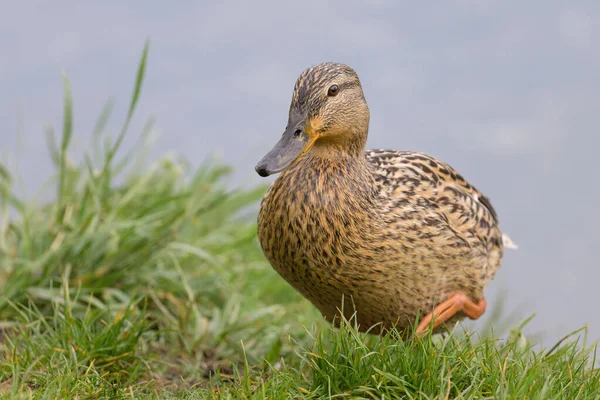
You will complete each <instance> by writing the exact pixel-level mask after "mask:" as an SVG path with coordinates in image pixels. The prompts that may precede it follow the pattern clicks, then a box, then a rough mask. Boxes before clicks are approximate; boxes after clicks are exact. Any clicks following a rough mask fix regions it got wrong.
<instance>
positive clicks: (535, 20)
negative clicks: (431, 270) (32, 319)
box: [0, 0, 600, 338]
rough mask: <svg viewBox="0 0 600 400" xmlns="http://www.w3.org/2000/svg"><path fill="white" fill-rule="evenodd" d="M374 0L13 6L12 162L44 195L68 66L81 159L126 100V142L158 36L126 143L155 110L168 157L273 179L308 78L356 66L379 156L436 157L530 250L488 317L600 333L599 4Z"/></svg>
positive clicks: (2, 152) (1, 30) (8, 30)
mask: <svg viewBox="0 0 600 400" xmlns="http://www.w3.org/2000/svg"><path fill="white" fill-rule="evenodd" d="M363 3H366V2H359V1H339V2H325V1H318V0H303V1H299V2H294V3H289V2H282V1H275V0H273V1H268V2H264V1H262V2H261V1H252V2H241V1H240V2H234V1H219V2H210V1H202V2H200V1H179V2H177V3H175V2H170V3H169V2H150V1H128V2H123V1H103V2H96V4H91V2H90V4H84V3H83V2H66V1H57V0H54V1H51V2H50V1H48V2H42V1H28V2H23V1H22V2H7V3H6V4H4V6H3V7H2V13H1V14H0V49H1V54H2V56H1V57H0V77H1V78H0V140H1V142H0V143H1V145H0V157H1V158H0V159H2V160H3V161H5V160H6V159H9V160H10V161H11V163H12V164H13V165H14V161H15V160H16V161H17V162H18V168H19V172H20V174H21V176H22V177H23V180H24V181H25V186H26V188H27V189H29V191H30V193H33V191H32V190H31V189H33V188H37V187H39V185H41V184H42V183H43V182H44V179H45V178H46V177H47V176H48V169H49V167H50V162H49V158H48V157H47V153H46V145H45V142H44V131H43V128H44V126H45V125H47V124H53V125H54V126H55V127H56V128H57V129H58V130H60V127H61V125H60V123H61V117H62V114H61V107H62V103H61V101H62V87H61V85H62V83H61V76H60V73H61V70H63V69H64V70H65V71H66V72H67V74H68V75H69V77H70V80H71V83H72V89H73V96H74V99H75V105H74V114H75V131H76V134H75V150H74V151H75V152H76V149H84V148H85V145H86V143H87V141H88V139H89V137H90V132H91V130H92V127H93V124H94V122H95V119H96V118H97V116H98V114H99V112H100V110H101V108H102V105H103V104H104V102H105V101H106V100H107V99H108V98H109V97H112V96H114V97H116V99H117V101H118V103H117V112H116V114H115V115H114V118H113V120H112V124H111V125H110V127H111V129H112V130H113V131H117V130H118V128H119V127H120V125H119V123H120V122H121V121H122V120H123V115H124V113H125V111H126V108H127V104H128V101H129V95H130V92H131V89H132V86H133V78H134V75H135V69H136V67H137V62H138V59H139V56H140V52H141V50H142V47H143V44H144V40H145V39H146V38H147V37H150V38H151V50H150V57H149V65H148V71H147V76H146V81H145V85H144V89H143V93H142V99H141V103H140V107H139V109H138V110H137V111H138V113H137V114H136V120H135V123H134V124H133V130H132V132H131V133H132V134H131V136H130V137H129V138H128V140H127V141H126V143H125V144H126V146H127V145H130V144H131V143H132V142H133V141H134V140H135V139H136V138H137V136H138V132H139V130H140V128H141V126H142V125H143V124H144V122H145V121H146V120H147V118H148V117H150V116H152V115H154V116H155V117H156V129H157V133H158V134H159V135H160V136H159V138H158V143H157V150H156V151H155V152H154V154H155V155H160V154H162V153H164V152H165V151H167V150H173V151H176V152H180V153H182V154H184V155H185V156H186V157H187V158H189V159H190V160H191V161H192V162H193V163H194V164H195V165H197V164H199V163H200V162H201V161H203V160H204V159H206V157H208V156H210V155H213V154H218V155H220V157H221V158H222V159H223V160H224V161H225V162H227V163H230V164H232V165H233V166H235V167H236V174H235V182H237V183H239V184H242V183H244V184H246V185H252V184H255V183H258V182H264V181H261V180H260V178H259V177H258V176H257V175H256V174H255V172H254V170H253V167H254V164H255V162H256V161H257V160H258V159H260V158H261V157H262V156H263V154H264V153H265V152H266V151H267V150H268V149H270V147H271V146H272V145H273V144H274V143H275V141H276V140H277V139H278V137H279V136H280V135H281V133H282V132H283V129H284V128H285V124H286V122H287V110H288V107H289V102H290V99H291V94H292V88H293V85H294V81H295V79H296V78H297V76H298V74H299V73H300V72H301V71H302V70H303V69H305V68H306V67H308V66H310V65H312V64H315V63H319V62H323V61H338V62H343V63H346V64H349V65H350V66H352V67H353V68H354V69H355V70H356V71H357V72H358V74H359V76H360V78H361V81H362V84H363V89H364V91H365V95H366V98H367V101H368V103H369V106H370V109H371V130H370V135H369V143H368V145H369V147H376V148H381V147H383V148H394V149H406V150H417V151H423V152H427V153H430V154H432V155H434V156H436V157H438V158H440V159H442V160H443V161H446V162H448V163H450V164H451V165H452V166H454V167H455V168H456V169H458V170H459V171H460V172H461V173H462V174H463V175H464V176H466V177H467V179H469V181H470V182H471V183H473V184H474V185H475V186H477V187H478V188H479V189H480V190H481V191H483V192H484V193H485V194H486V195H488V196H489V197H490V198H491V199H492V201H493V204H494V206H495V207H496V209H497V211H498V213H499V215H500V219H501V226H502V228H503V230H504V231H505V232H507V233H509V234H510V235H511V237H512V238H513V239H514V240H515V241H516V242H517V243H518V244H519V246H520V248H519V250H517V251H516V252H515V251H507V252H506V256H505V259H504V263H503V267H502V268H501V270H500V272H499V273H498V275H497V278H496V280H495V281H494V282H493V283H492V285H491V286H490V288H489V290H488V299H489V303H490V304H491V305H490V306H491V307H493V301H494V299H495V298H497V297H498V294H499V293H500V292H504V293H505V295H506V297H507V310H508V311H511V310H515V309H516V310H517V311H518V313H519V315H521V316H528V315H530V314H531V313H534V312H535V313H537V317H536V318H535V319H534V322H533V323H532V324H531V325H530V327H531V329H530V331H535V332H537V331H544V332H546V336H547V337H548V338H555V337H557V336H558V335H561V334H565V333H567V332H570V331H571V330H574V329H576V328H578V327H580V326H582V325H583V324H585V323H589V324H590V326H591V333H592V335H593V336H595V337H600V313H599V312H598V307H597V305H598V300H597V295H594V292H595V291H596V290H597V289H598V287H599V286H600V263H599V261H598V259H597V256H596V250H597V247H596V246H598V245H599V244H600V243H599V239H600V233H599V229H600V213H599V212H598V197H599V195H600V189H599V185H598V173H599V172H600V168H599V167H598V162H596V161H594V158H595V154H596V152H597V147H598V146H599V144H600V139H599V136H598V125H599V124H600V121H599V118H600V72H599V71H600V51H598V49H599V48H600V47H599V46H600V2H597V1H593V0H590V1H574V2H562V1H549V0H546V1H528V2H522V1H516V0H512V1H500V0H498V1H491V0H488V1H486V0H480V1H476V0H462V1H459V0H456V1H447V2H444V3H441V2H436V5H433V4H431V5H427V4H424V3H415V2H400V1H394V0H389V1H386V0H378V1H372V2H371V5H370V6H365V5H363ZM175 4H176V5H175ZM441 4H443V5H444V6H441ZM18 131H20V132H22V134H21V135H20V136H19V139H17V132H18Z"/></svg>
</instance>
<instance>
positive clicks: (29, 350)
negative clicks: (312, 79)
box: [0, 51, 600, 399]
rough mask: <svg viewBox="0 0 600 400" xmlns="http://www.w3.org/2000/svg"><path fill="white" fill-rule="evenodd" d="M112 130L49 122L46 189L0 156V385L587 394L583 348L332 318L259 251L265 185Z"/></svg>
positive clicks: (245, 394)
mask: <svg viewBox="0 0 600 400" xmlns="http://www.w3.org/2000/svg"><path fill="white" fill-rule="evenodd" d="M146 54H147V53H146V51H145V52H144V55H143V57H142V61H141V63H140V66H139V69H138V74H137V78H136V84H135V87H134V91H133V96H132V99H131V106H130V109H129V111H130V112H129V114H128V116H127V119H126V121H125V122H124V125H123V129H122V131H121V133H120V134H119V136H117V137H116V138H114V139H113V140H112V141H110V140H109V137H108V136H106V135H105V127H106V123H107V120H108V118H109V116H110V105H109V106H107V108H106V109H105V110H104V111H103V112H102V114H101V117H100V118H99V120H98V123H97V126H96V128H95V132H94V138H95V140H94V142H95V143H99V145H96V146H93V148H92V149H91V151H90V152H89V154H86V155H85V157H83V161H82V162H81V163H80V164H75V163H73V162H72V161H71V160H69V158H68V157H67V152H68V149H69V145H70V142H71V137H72V135H73V130H72V100H71V95H70V88H69V83H68V81H67V80H66V78H65V86H64V87H65V100H64V123H63V130H62V134H61V135H60V137H58V138H52V137H49V148H50V157H51V159H52V160H53V162H54V165H55V167H56V175H55V177H54V183H55V185H54V186H55V188H56V190H55V193H54V196H53V199H54V200H53V201H52V202H50V203H47V204H36V203H33V202H32V201H31V199H29V200H27V201H26V200H23V199H19V198H17V196H16V195H15V194H14V190H13V187H12V177H11V175H10V171H8V170H7V169H6V168H1V169H0V175H1V178H0V200H1V207H2V214H1V216H0V394H1V395H2V396H3V397H4V398H15V399H16V398H40V399H41V398H79V399H99V398H116V399H118V398H212V397H214V398H287V397H297V398H327V397H329V396H332V395H341V396H344V395H345V396H347V397H351V398H383V397H385V398H432V399H433V398H440V399H441V398H528V399H531V398H540V399H550V398H598V396H599V395H598V393H600V372H599V371H598V370H593V369H592V368H591V367H590V366H591V365H594V363H595V349H593V348H586V347H585V346H584V345H583V344H582V343H580V342H577V341H575V340H571V339H568V340H565V341H564V342H561V343H558V344H557V346H555V347H554V348H551V349H540V348H537V349H533V348H532V347H531V345H530V344H529V342H528V341H527V340H526V338H525V337H523V336H522V335H521V334H520V331H519V329H518V328H517V329H515V330H514V331H513V332H512V334H511V335H510V336H509V337H508V338H507V339H504V340H496V339H494V338H490V337H481V338H480V337H477V336H468V335H465V334H460V333H459V334H453V335H447V336H438V337H429V336H428V337H424V338H423V339H418V340H413V341H409V342H399V341H397V340H395V339H393V338H391V337H372V336H365V335H362V334H359V333H357V332H356V330H355V329H354V328H353V326H352V323H351V322H348V323H347V324H346V325H345V326H343V327H342V328H341V329H339V330H336V329H332V328H331V327H330V326H328V325H327V324H326V323H323V322H322V321H321V318H320V316H319V314H318V312H317V311H315V310H314V308H313V307H311V306H310V304H309V303H308V302H307V301H305V300H304V299H302V298H301V297H300V296H299V295H298V294H297V293H296V292H294V291H293V290H292V289H291V288H290V287H289V286H288V285H287V284H286V283H285V282H284V281H283V280H282V279H281V278H279V276H278V275H277V274H276V273H275V272H274V271H273V270H272V269H271V268H270V266H269V265H268V263H267V262H266V261H265V259H264V257H263V256H262V253H261V251H260V248H259V246H258V243H257V241H256V235H255V230H256V227H255V215H253V214H252V213H251V212H248V211H247V209H248V207H249V206H252V205H255V204H256V202H257V201H259V199H260V197H261V196H262V194H263V193H264V190H265V188H264V187H260V188H256V189H254V190H233V191H232V190H229V189H226V185H225V180H226V177H227V174H228V172H229V170H228V168H227V167H225V166H221V165H215V164H212V163H207V164H205V165H204V166H203V167H201V168H199V169H198V170H196V171H194V170H191V169H190V168H189V165H188V164H187V163H186V162H185V160H180V159H175V158H163V159H160V160H158V161H156V162H155V163H153V164H151V165H150V166H149V167H148V166H146V164H145V163H144V162H143V161H144V157H143V155H144V154H145V142H144V137H145V135H144V133H142V134H141V135H139V136H140V141H139V144H138V146H137V147H135V148H133V149H131V151H130V152H129V153H128V154H125V155H123V156H121V157H118V156H117V154H119V153H118V150H119V147H120V144H121V141H122V138H123V136H124V135H125V133H126V132H127V130H128V125H129V121H130V120H131V118H132V117H133V114H134V111H135V108H136V104H137V102H138V100H139V96H140V92H141V86H142V82H143V76H144V68H145V62H146Z"/></svg>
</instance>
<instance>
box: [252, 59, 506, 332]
mask: <svg viewBox="0 0 600 400" xmlns="http://www.w3.org/2000/svg"><path fill="white" fill-rule="evenodd" d="M331 84H335V85H338V87H339V88H340V90H339V94H337V95H336V96H334V97H328V95H327V87H329V85H331ZM292 113H295V114H294V115H295V116H298V115H306V118H307V119H308V121H309V122H310V123H311V124H312V123H313V122H314V121H317V122H315V126H317V127H318V128H316V129H315V131H316V134H317V135H319V136H318V140H316V141H315V142H314V145H313V147H311V148H310V150H308V151H305V152H304V153H303V155H302V156H301V157H300V158H299V159H298V160H297V161H295V162H294V163H292V164H291V165H289V166H288V168H287V169H285V170H284V171H283V172H282V173H281V174H280V176H279V177H278V178H277V180H276V181H275V182H274V183H273V185H271V187H270V188H269V190H268V191H267V194H266V195H265V197H264V199H263V201H262V204H261V209H260V212H259V215H258V237H259V241H260V244H261V246H262V248H263V251H264V253H265V255H266V257H267V259H268V260H269V262H270V263H271V265H272V266H273V268H274V269H275V270H276V271H277V272H278V273H279V274H280V275H281V276H282V277H283V278H284V279H285V280H286V281H287V282H289V283H290V284H291V285H292V286H293V287H294V288H296V289H297V290H298V291H299V292H300V293H301V294H302V295H303V296H305V297H306V298H307V299H308V300H310V301H311V302H312V303H313V304H314V305H315V306H316V307H317V308H318V309H319V310H320V311H321V313H322V314H323V315H324V317H325V318H326V319H327V320H329V321H335V317H336V316H337V315H339V309H341V308H343V309H344V314H345V315H346V317H350V316H351V315H352V314H353V313H354V311H356V318H357V321H358V323H359V325H360V329H361V330H363V331H364V330H367V329H369V328H371V326H372V325H375V324H378V325H377V327H375V328H374V329H372V330H371V332H372V333H377V332H380V331H381V329H384V328H390V327H392V326H395V327H396V328H398V329H400V330H403V329H405V328H409V327H411V326H412V324H414V322H415V319H416V316H417V315H420V316H421V317H423V316H424V315H425V314H428V313H430V312H431V311H432V310H433V308H434V307H435V306H437V305H438V304H440V303H441V302H443V301H445V300H447V299H448V298H449V297H450V296H452V295H453V294H456V293H462V294H465V295H467V296H468V297H469V298H470V299H471V300H472V301H474V302H478V301H480V300H481V299H483V298H484V289H485V287H486V286H487V285H488V284H489V282H490V281H491V280H492V279H493V277H494V275H495V274H496V272H497V270H498V268H499V267H500V263H501V259H502V253H503V243H509V240H510V239H508V238H507V237H503V235H502V233H501V231H500V229H499V226H498V217H497V214H496V211H495V210H494V208H493V207H492V204H491V202H490V201H489V199H488V198H487V197H485V196H484V195H483V194H482V193H480V192H479V191H478V190H477V189H475V187H473V186H472V185H471V184H470V183H468V182H467V181H466V180H465V179H464V178H463V177H462V176H461V175H460V174H459V173H458V172H456V171H455V170H454V169H453V168H451V167H450V166H449V165H447V164H445V163H443V162H441V161H439V160H437V159H435V158H434V157H431V156H429V155H426V154H422V153H417V152H410V151H395V150H367V151H364V149H365V143H366V140H367V133H368V125H369V109H368V106H367V104H366V100H365V98H364V95H363V92H362V89H361V87H360V82H359V80H358V75H357V74H356V73H355V72H354V71H353V70H352V69H351V68H349V67H347V66H345V65H343V64H336V63H324V64H319V65H316V66H314V67H311V68H309V69H307V70H306V71H305V72H303V73H302V74H301V75H300V77H299V78H298V80H297V82H296V85H295V88H294V94H293V97H292V104H291V106H290V115H292ZM507 239H508V240H507ZM342 299H343V300H342ZM464 316H465V315H464V314H462V313H460V312H459V313H458V314H456V315H455V316H454V317H453V318H452V319H451V320H450V321H448V324H452V323H453V322H456V321H457V320H459V319H461V318H464Z"/></svg>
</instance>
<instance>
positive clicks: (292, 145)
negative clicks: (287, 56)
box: [255, 63, 369, 176]
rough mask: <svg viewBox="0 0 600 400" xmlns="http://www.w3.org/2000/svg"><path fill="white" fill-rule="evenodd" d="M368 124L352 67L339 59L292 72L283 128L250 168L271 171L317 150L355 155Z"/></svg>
mask: <svg viewBox="0 0 600 400" xmlns="http://www.w3.org/2000/svg"><path fill="white" fill-rule="evenodd" d="M368 129H369V107H368V106H367V103H366V101H365V96H364V94H363V91H362V87H361V85H360V81H359V79H358V75H357V74H356V72H354V70H353V69H352V68H350V67H348V66H347V65H344V64H338V63H323V64H318V65H315V66H313V67H310V68H308V69H307V70H305V71H304V72H303V73H302V74H301V75H300V76H299V77H298V80H297V81H296V85H295V87H294V94H293V96H292V104H291V105H290V112H289V118H288V123H287V127H286V129H285V132H284V133H283V136H282V137H281V139H280V140H279V142H278V143H277V144H276V145H275V147H273V149H272V150H271V151H270V152H269V153H267V155H266V156H265V157H264V158H263V159H262V160H260V161H259V162H258V164H257V165H256V168H255V169H256V172H257V173H258V174H259V175H260V176H269V175H272V174H275V173H277V172H280V171H282V170H284V169H285V168H287V167H289V166H290V165H292V164H294V163H295V162H296V161H298V160H299V159H300V158H301V157H302V156H304V155H305V154H306V153H307V152H309V151H317V149H319V151H323V152H327V151H331V153H334V152H333V150H334V149H336V150H338V151H342V152H345V153H348V154H350V155H353V156H358V155H360V154H362V151H363V150H364V147H365V143H366V140H367V132H368ZM311 149H312V150H311Z"/></svg>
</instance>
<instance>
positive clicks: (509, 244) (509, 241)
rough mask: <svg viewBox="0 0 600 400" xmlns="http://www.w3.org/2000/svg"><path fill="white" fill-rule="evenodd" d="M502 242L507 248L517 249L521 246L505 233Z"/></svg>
mask: <svg viewBox="0 0 600 400" xmlns="http://www.w3.org/2000/svg"><path fill="white" fill-rule="evenodd" d="M502 244H503V245H504V248H505V249H515V250H516V249H518V248H519V246H517V244H516V243H515V242H513V241H512V239H511V238H510V237H508V235H506V234H504V233H503V234H502Z"/></svg>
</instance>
